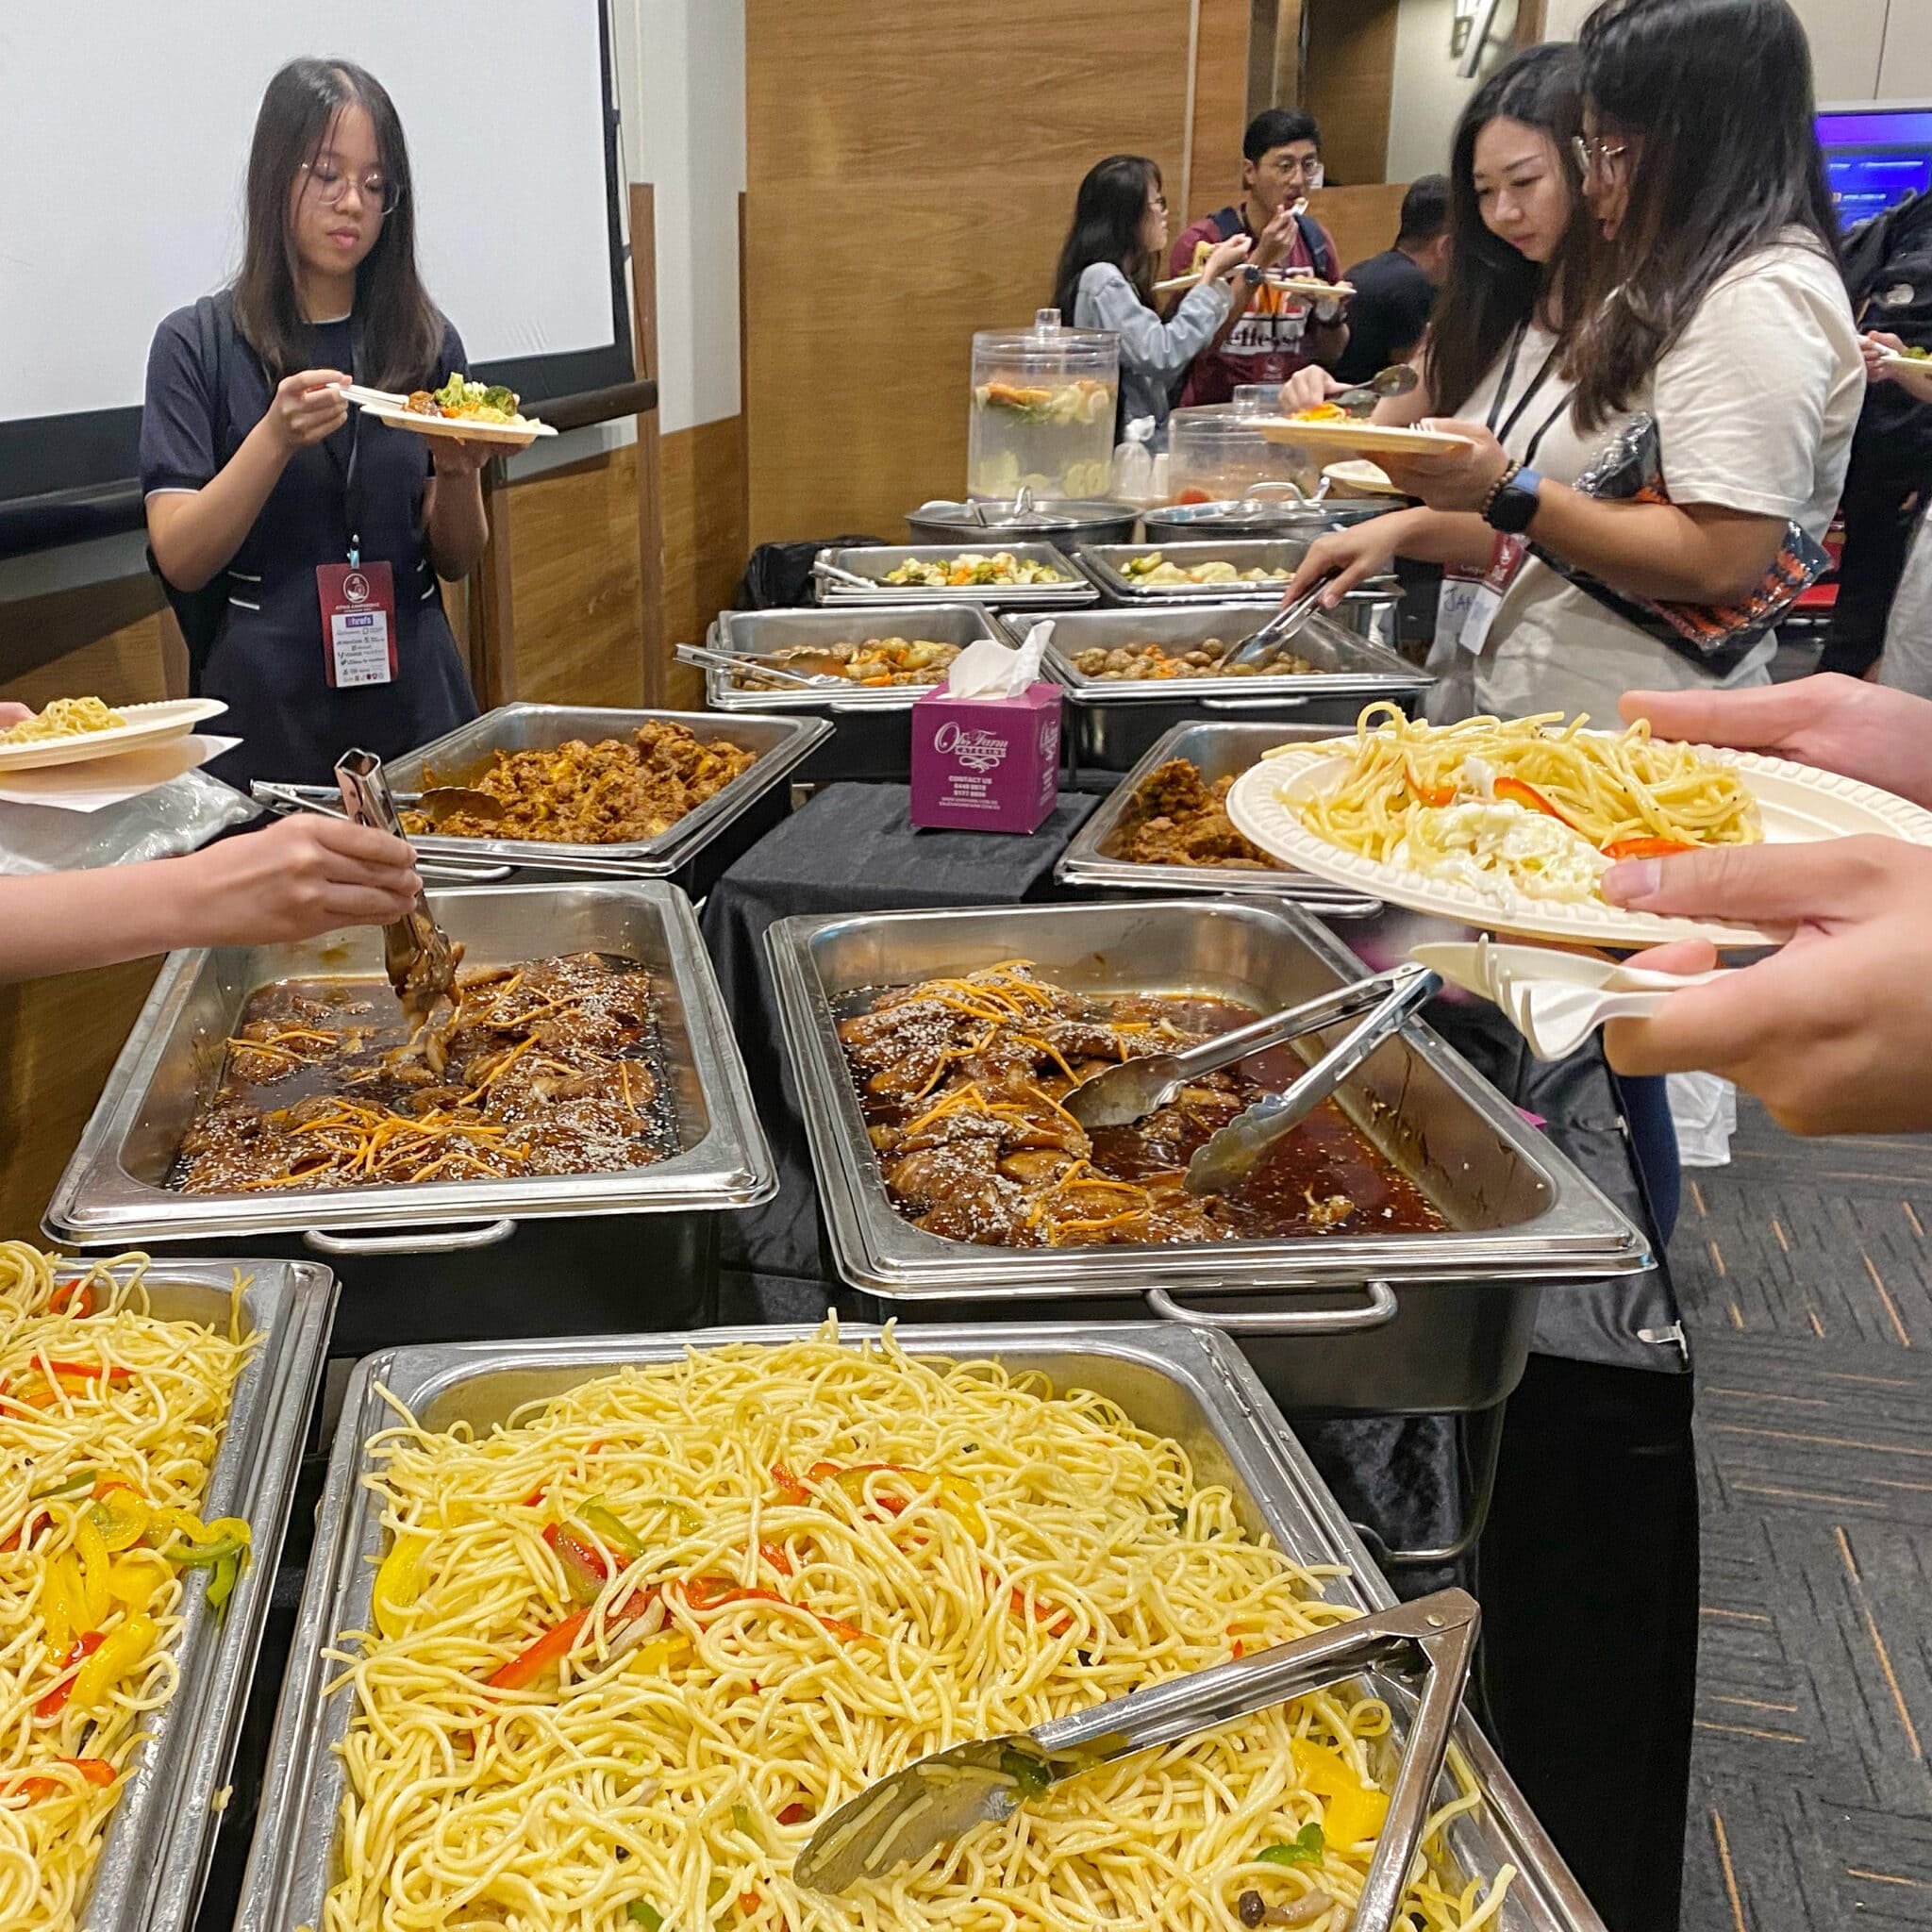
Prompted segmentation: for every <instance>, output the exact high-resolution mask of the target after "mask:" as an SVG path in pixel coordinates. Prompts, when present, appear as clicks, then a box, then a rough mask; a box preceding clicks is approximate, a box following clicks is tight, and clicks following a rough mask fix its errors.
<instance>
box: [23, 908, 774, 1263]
mask: <svg viewBox="0 0 1932 1932" xmlns="http://www.w3.org/2000/svg"><path fill="white" fill-rule="evenodd" d="M430 904H431V906H432V907H433V908H435V911H436V914H437V917H438V918H439V919H440V920H441V922H442V924H443V926H444V928H445V930H446V931H447V932H448V933H449V935H450V937H451V938H452V939H454V940H458V941H461V942H462V945H463V949H464V964H465V966H468V967H477V966H492V965H513V964H518V963H521V962H522V961H525V960H528V959H538V958H552V957H554V956H556V955H559V954H566V953H575V952H585V951H591V952H602V953H613V954H617V955H619V956H621V957H623V958H629V959H636V960H639V961H641V963H642V964H643V965H644V966H645V967H646V968H647V969H648V970H649V971H650V973H651V975H652V981H653V986H654V990H655V991H656V992H657V994H658V1018H659V1022H660V1024H661V1027H662V1032H663V1040H664V1046H665V1057H666V1060H667V1062H668V1066H667V1069H666V1071H667V1073H668V1074H669V1077H670V1087H671V1092H672V1096H673V1098H674V1100H675V1105H676V1111H677V1122H678V1134H679V1141H680V1151H679V1152H678V1153H676V1154H675V1155H673V1156H671V1157H670V1158H667V1159H664V1160H660V1161H658V1162H657V1163H655V1164H654V1165H652V1166H649V1167H640V1168H633V1169H627V1170H625V1171H623V1172H619V1173H613V1174H559V1175H550V1176H532V1177H529V1178H525V1179H515V1180H486V1181H425V1182H422V1183H420V1184H412V1185H404V1186H400V1187H368V1188H342V1189H335V1190H329V1191H323V1190H317V1191H309V1192H303V1191H299V1190H298V1191H287V1192H284V1191H272V1190H264V1191H258V1192H253V1193H241V1192H237V1193H225V1194H185V1193H178V1192H175V1191H173V1190H172V1189H170V1188H168V1187H167V1186H166V1185H165V1180H166V1176H167V1172H168V1169H169V1166H170V1165H171V1164H172V1162H173V1160H174V1158H175V1152H176V1150H177V1149H178V1147H179V1146H180V1143H181V1137H182V1135H183V1134H184V1133H185V1132H186V1131H187V1129H188V1126H189V1124H190V1123H191V1121H192V1119H193V1116H194V1112H195V1108H196V1107H197V1105H198V1103H199V1101H200V1100H201V1098H202V1097H203V1096H204V1095H205V1094H207V1093H208V1092H209V1091H212V1089H213V1086H214V1084H215V1082H216V1080H217V1079H218V1078H219V1076H220V1072H221V1064H222V1055H223V1045H224V1042H225V1041H226V1040H227V1039H228V1037H229V1036H230V1035H231V1034H232V1033H233V1032H234V1030H235V1026H236V1023H237V1021H238V1020H239V1019H240V1017H241V1013H242V1007H243V1006H244V1005H245V1004H246V1002H247V999H248V996H249V994H250V993H252V992H254V991H256V989H257V988H258V987H261V986H265V985H268V984H270V983H271V982H273V981H275V980H280V979H291V978H302V977H308V976H316V977H326V978H340V977H345V976H350V977H353V976H370V977H374V978H375V979H378V980H379V979H380V978H381V977H382V971H383V965H382V935H381V933H380V932H379V931H377V930H376V929H375V928H374V927H371V926H357V927H351V928H349V929H348V930H346V931H341V932H334V933H328V934H325V936H324V937H323V938H321V939H319V940H310V941H306V942H305V943H302V944H299V945H282V946H253V947H249V946H232V947H224V948H221V949H219V950H217V951H212V952H194V953H175V954H173V955H171V956H170V958H169V959H168V961H167V963H166V964H165V965H164V966H163V967H162V968H161V972H160V976H159V977H158V979H157V980H156V982H155V987H154V991H153V992H152V993H150V994H149V996H148V1000H147V1004H146V1005H145V1006H144V1007H143V1008H142V1011H141V1016H140V1018H139V1019H137V1020H136V1022H135V1023H134V1030H133V1032H132V1033H131V1034H129V1036H128V1039H127V1044H126V1045H125V1047H123V1048H122V1050H121V1057H120V1058H119V1059H118V1060H116V1061H115V1063H114V1070H113V1072H112V1073H111V1074H109V1075H108V1084H107V1087H106V1089H105V1090H104V1091H103V1092H102V1095H101V1098H100V1100H99V1102H98V1103H97V1104H96V1106H95V1108H94V1111H93V1116H92V1119H91V1120H90V1121H89V1122H88V1124H87V1130H86V1132H85V1133H83V1134H82V1136H81V1140H80V1145H79V1146H78V1147H77V1148H76V1149H75V1155H74V1158H73V1159H72V1160H70V1161H69V1162H68V1164H67V1171H66V1173H65V1174H62V1175H61V1176H60V1182H59V1185H58V1187H57V1188H56V1189H55V1191H54V1196H53V1200H52V1202H51V1203H50V1204H49V1206H48V1208H47V1216H46V1226H47V1229H48V1231H49V1233H50V1234H52V1235H53V1236H54V1237H55V1238H56V1239H57V1240H59V1241H69V1242H73V1243H75V1244H77V1245H79V1246H82V1247H90V1246H101V1245H104V1244H107V1243H110V1242H111V1243H116V1244H119V1245H122V1246H125V1245H127V1244H128V1243H129V1242H130V1241H157V1240H158V1241H193V1240H209V1239H216V1238H225V1237H236V1236H252V1235H258V1234H267V1233H281V1232H308V1233H313V1232H314V1231H316V1230H321V1229H331V1228H334V1229H341V1228H349V1227H360V1228H386V1227H389V1228H392V1227H408V1228H411V1229H421V1228H423V1227H425V1226H439V1227H440V1226H443V1225H446V1224H452V1223H475V1222H477V1221H479V1220H480V1221H485V1222H492V1223H497V1224H501V1223H502V1222H503V1221H504V1220H505V1219H506V1218H509V1219H511V1220H512V1221H513V1220H515V1219H521V1218H525V1217H530V1216H537V1215H551V1214H648V1213H653V1212H660V1211H669V1210H674V1209H690V1208H745V1207H752V1206H755V1205H756V1204H758V1202H760V1201H767V1200H769V1199H771V1197H772V1195H773V1194H774V1192H775V1191H777V1178H776V1173H775V1170H774V1166H773V1162H772V1156H771V1150H770V1149H769V1148H768V1147H767V1145H766V1143H765V1137H764V1134H763V1131H762V1130H761V1129H760V1127H759V1125H758V1118H757V1115H756V1114H755V1113H754V1111H753V1108H752V1101H751V1092H750V1089H749V1087H748V1086H747V1084H746V1081H745V1075H744V1065H743V1062H742V1061H741V1059H740V1058H739V1053H738V1044H737V1041H735V1039H734V1038H733V1037H732V1031H731V1020H730V1015H729V1014H728V1013H726V1011H725V1010H724V1000H723V998H722V996H721V995H720V993H719V991H718V982H717V978H716V975H715V974H713V972H712V970H711V963H710V960H709V958H708V956H707V955H706V953H705V949H704V945H703V942H702V941H700V939H699V937H698V928H697V921H696V920H695V919H694V918H693V917H692V915H691V902H690V901H689V900H688V899H687V898H686V897H685V896H684V894H683V893H682V892H680V891H678V890H677V889H676V888H675V886H670V885H666V884H664V883H663V882H662V881H660V880H656V879H630V880H615V879H612V880H600V881H590V880H585V881H581V882H570V883H562V884H555V885H526V886H478V887H469V888H464V889H461V890H458V891H448V892H436V893H432V894H431V895H430ZM505 1231H506V1232H507V1231H508V1230H505Z"/></svg>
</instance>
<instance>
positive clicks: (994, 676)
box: [942, 618, 1053, 698]
mask: <svg viewBox="0 0 1932 1932" xmlns="http://www.w3.org/2000/svg"><path fill="white" fill-rule="evenodd" d="M1052 636H1053V620H1052V619H1051V618H1042V619H1041V622H1040V623H1038V624H1036V625H1034V626H1033V628H1032V629H1031V630H1029V631H1028V632H1027V633H1026V640H1025V641H1024V643H1023V644H1022V645H1021V646H1020V648H1019V649H1018V650H1017V651H1015V650H1012V649H1011V648H1009V647H1008V645H1006V644H1000V643H995V642H994V641H992V640H991V638H981V639H980V640H979V641H977V642H976V643H971V644H968V645H967V646H966V648H965V649H964V650H963V651H961V652H960V653H959V655H958V657H957V658H954V659H953V662H952V665H951V667H950V668H949V670H948V671H947V674H946V681H945V684H944V686H943V687H942V689H944V690H946V691H950V692H951V693H952V694H953V696H955V697H956V698H1016V697H1018V696H1019V695H1020V694H1021V693H1022V692H1023V691H1025V690H1026V689H1027V687H1028V686H1029V685H1032V684H1034V683H1036V682H1037V681H1038V679H1039V677H1040V660H1041V657H1042V655H1043V654H1044V653H1045V650H1046V642H1047V640H1048V639H1049V638H1050V637H1052Z"/></svg>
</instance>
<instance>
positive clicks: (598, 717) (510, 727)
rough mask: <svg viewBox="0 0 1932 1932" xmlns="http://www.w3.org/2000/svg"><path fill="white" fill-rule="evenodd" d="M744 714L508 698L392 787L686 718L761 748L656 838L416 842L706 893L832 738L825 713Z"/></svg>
mask: <svg viewBox="0 0 1932 1932" xmlns="http://www.w3.org/2000/svg"><path fill="white" fill-rule="evenodd" d="M758 710H760V711H762V712H764V713H766V715H762V716H751V715H745V714H742V713H741V715H739V716H736V717H733V718H730V719H728V720H727V719H723V718H720V717H718V716H717V715H716V714H715V713H714V712H710V711H652V710H638V711H631V710H605V709H600V708H594V707H591V706H584V705H529V704H514V705H500V706H498V708H496V709H495V710H493V711H486V712H484V714H483V715H482V716H481V717H480V718H474V719H472V720H471V721H470V723H469V724H459V725H458V726H457V728H456V729H455V730H454V731H449V732H445V733H444V734H443V736H442V737H441V738H439V739H436V740H434V741H432V742H430V743H428V744H425V745H423V746H422V747H421V748H420V749H418V750H416V751H412V752H408V753H406V754H405V755H404V756H403V757H402V758H393V759H391V760H390V762H389V763H388V765H387V766H386V767H385V769H386V770H387V772H388V774H389V781H390V785H391V789H392V790H394V791H421V790H422V789H423V787H424V786H425V784H426V783H428V782H430V781H429V779H428V778H427V776H426V775H425V774H428V773H430V772H432V771H433V772H434V773H435V774H436V776H435V782H438V783H441V784H445V785H462V784H467V783H468V782H469V781H470V779H471V778H472V777H473V776H474V775H475V773H476V772H477V771H478V770H480V769H481V768H482V767H483V766H484V765H486V764H488V763H489V761H490V758H491V754H492V753H495V752H499V751H506V752H516V751H548V750H550V749H552V748H553V747H555V746H557V745H559V744H563V743H566V742H568V741H570V740H571V739H574V738H580V739H583V740H584V741H586V742H588V743H591V744H594V743H596V742H597V741H598V740H600V739H605V738H629V737H630V736H631V734H632V733H633V732H635V731H636V730H637V729H638V728H639V726H640V725H642V724H649V723H651V722H652V721H654V720H657V721H663V722H669V723H671V724H682V725H683V726H684V727H685V728H686V729H687V730H688V731H690V732H691V734H692V735H693V736H694V737H696V738H699V739H701V740H703V741H707V742H708V741H711V740H713V739H719V738H723V739H728V740H729V741H731V742H732V743H733V744H737V745H741V746H743V747H744V749H746V750H747V751H750V752H754V753H756V754H757V757H756V759H755V761H754V762H753V763H752V764H751V765H750V766H749V767H748V768H747V769H746V770H744V771H742V772H741V773H740V774H738V776H737V777H735V778H734V779H732V781H731V782H730V784H728V785H725V786H724V787H722V788H721V789H720V790H719V791H715V792H713V793H712V795H711V796H710V797H709V798H708V799H706V800H705V802H704V803H703V804H702V805H700V806H699V807H698V808H696V809H695V810H694V811H690V812H687V813H686V814H685V815H684V817H683V818H681V819H679V820H678V821H677V823H676V824H673V825H667V826H666V827H665V829H664V830H663V831H661V832H659V833H658V835H657V837H656V838H654V839H641V840H635V841H629V842H626V843H625V844H622V845H569V844H563V843H561V842H558V841H552V840H542V839H456V838H451V837H448V836H447V835H444V834H441V833H436V832H425V833H424V834H422V835H421V836H420V837H412V838H411V840H410V843H411V844H413V845H414V846H415V848H416V850H417V851H418V852H420V853H422V854H423V855H424V856H425V858H431V859H434V858H457V859H469V860H472V861H475V862H480V863H484V864H490V863H496V864H501V865H506V866H511V867H518V868H524V869H527V870H531V871H538V872H545V873H574V874H588V875H591V876H594V877H604V878H669V879H675V881H676V883H678V884H679V885H681V886H683V887H684V888H685V889H686V890H687V891H690V892H691V895H692V897H693V898H702V897H703V896H704V893H705V891H706V890H707V889H708V886H709V885H710V883H711V881H712V880H713V879H715V878H716V877H717V875H718V874H720V873H722V872H723V871H724V868H725V867H726V866H728V865H729V864H730V863H731V861H732V860H733V859H734V858H737V857H738V856H739V854H740V853H741V852H743V851H744V850H745V849H746V848H747V847H748V846H749V845H750V844H751V843H752V842H753V841H755V840H757V839H759V838H762V837H763V836H764V834H765V833H766V832H768V831H769V830H770V829H771V828H772V826H773V825H774V824H776V823H777V822H778V820H779V819H780V818H782V817H783V816H784V814H785V813H786V812H787V811H788V810H790V808H791V797H790V793H789V791H787V790H785V789H784V781H785V780H786V779H787V778H789V777H790V776H791V774H792V773H793V772H794V771H796V770H797V768H798V767H799V766H800V765H801V764H802V763H804V761H805V760H806V759H807V758H808V757H809V756H810V755H811V753H812V752H813V751H814V750H815V749H816V748H817V747H818V745H819V744H820V743H821V742H822V741H824V740H825V739H826V738H828V737H830V736H831V729H832V727H831V725H830V724H828V723H826V722H825V721H824V719H822V718H813V717H783V718H781V717H774V716H772V715H769V714H770V711H771V707H769V706H760V707H758Z"/></svg>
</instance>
